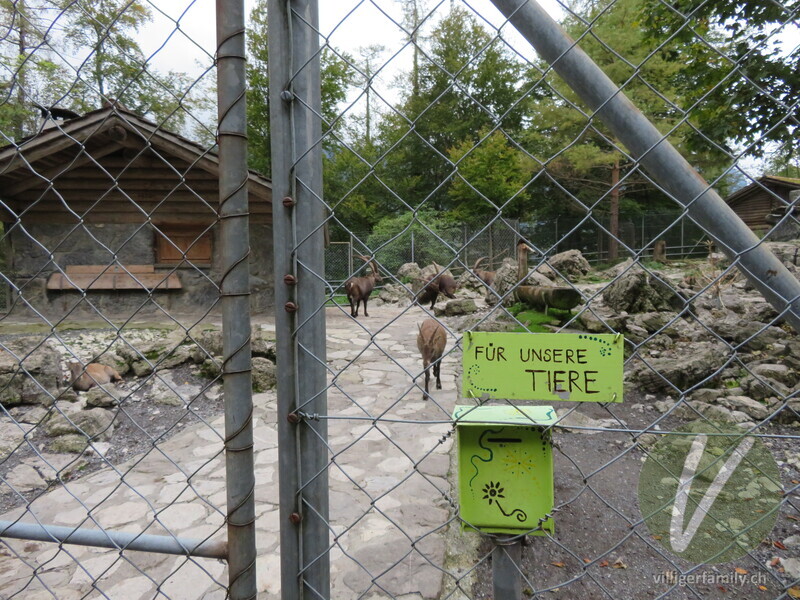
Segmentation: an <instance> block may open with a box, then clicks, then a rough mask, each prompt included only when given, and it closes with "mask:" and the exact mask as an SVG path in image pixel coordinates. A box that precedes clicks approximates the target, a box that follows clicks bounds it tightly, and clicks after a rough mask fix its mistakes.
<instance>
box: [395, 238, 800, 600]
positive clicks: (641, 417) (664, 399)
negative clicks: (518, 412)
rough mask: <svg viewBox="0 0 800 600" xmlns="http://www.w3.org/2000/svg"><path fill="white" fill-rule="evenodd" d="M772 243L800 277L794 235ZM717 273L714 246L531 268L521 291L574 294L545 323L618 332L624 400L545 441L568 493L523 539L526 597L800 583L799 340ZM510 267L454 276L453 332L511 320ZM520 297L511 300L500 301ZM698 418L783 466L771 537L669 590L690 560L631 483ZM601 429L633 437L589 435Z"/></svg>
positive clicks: (740, 283) (718, 594) (561, 259)
mask: <svg viewBox="0 0 800 600" xmlns="http://www.w3.org/2000/svg"><path fill="white" fill-rule="evenodd" d="M771 246H772V250H773V252H775V254H776V255H777V256H778V257H779V258H781V259H782V260H783V261H784V263H785V264H786V265H787V267H788V268H789V269H790V270H791V271H793V272H795V273H797V267H796V266H795V264H794V263H795V260H796V259H795V257H796V256H797V248H798V247H800V243H796V242H795V243H780V244H771ZM415 266H416V265H406V266H405V267H404V269H403V271H404V275H405V276H406V277H409V278H410V279H411V280H412V281H413V279H414V278H415V277H418V276H419V275H418V274H417V271H416V270H415V268H414V267H415ZM726 269H727V265H726V263H725V260H724V258H723V257H722V256H721V255H716V254H712V255H711V256H709V258H708V259H706V260H695V261H685V262H668V263H665V264H657V263H648V264H644V265H642V264H634V263H633V262H632V261H627V262H624V263H621V264H619V265H616V266H615V267H614V268H612V269H609V270H607V271H605V272H597V271H596V270H594V269H592V268H591V267H590V266H589V264H588V263H587V262H586V261H585V260H584V259H583V257H582V256H580V253H579V252H576V251H570V252H567V253H563V254H562V255H557V256H555V257H551V258H550V259H548V260H547V261H546V262H544V263H541V264H540V265H539V266H538V268H534V270H532V271H531V272H529V274H528V277H527V278H526V281H524V282H523V284H524V285H527V286H536V287H538V288H542V289H550V288H564V289H567V290H568V291H571V292H574V291H575V290H577V291H579V292H580V295H581V300H580V302H578V303H577V305H576V306H574V307H573V308H572V312H571V315H572V316H571V317H568V318H566V319H564V320H562V322H561V323H560V324H556V325H555V326H554V327H553V329H554V330H561V331H589V332H594V333H612V332H621V333H623V334H624V335H625V339H626V359H627V360H626V367H625V390H626V391H625V403H624V404H623V405H621V406H609V407H600V406H592V407H588V406H587V407H581V410H580V411H579V412H576V413H574V414H573V417H575V418H580V419H584V420H585V421H584V422H583V424H584V425H587V424H588V427H589V431H588V432H587V431H586V430H583V431H580V432H579V431H577V430H575V431H573V432H572V433H568V432H566V431H564V430H561V431H559V433H558V434H557V435H556V440H557V441H558V439H559V438H562V442H561V444H560V452H559V453H558V454H557V456H556V468H555V472H556V495H557V497H558V498H562V499H563V498H568V499H570V500H569V501H567V502H566V503H564V505H562V506H561V507H560V508H559V510H558V511H557V512H556V522H557V523H558V525H557V527H556V534H555V536H554V539H553V540H548V539H546V538H541V537H534V538H531V540H530V541H529V543H528V545H527V546H526V547H525V549H524V551H523V559H522V572H523V574H524V577H525V580H524V581H525V584H524V590H525V592H526V594H527V595H532V594H533V593H534V591H537V592H538V591H540V590H549V592H548V597H556V598H576V597H586V598H590V597H605V596H606V595H608V594H610V597H614V598H637V599H638V598H647V597H662V595H664V596H666V597H669V598H696V597H703V598H742V599H744V598H775V597H779V596H781V595H782V594H784V593H789V594H790V596H791V594H795V595H796V596H795V597H800V588H798V587H791V586H792V585H794V586H797V583H798V582H797V580H798V579H799V578H800V537H798V535H797V534H798V531H800V528H798V523H799V522H800V510H799V509H798V485H799V484H800V445H799V444H798V439H799V438H798V436H800V400H798V392H800V376H798V367H799V366H800V338H798V336H797V334H796V333H795V332H794V331H793V330H792V329H791V328H790V327H789V326H788V325H787V324H785V323H784V322H783V320H782V319H780V318H779V315H778V313H777V312H776V311H775V310H774V309H773V307H772V306H770V305H769V304H768V303H767V302H766V301H765V300H764V299H763V298H762V297H761V296H760V294H758V292H756V291H755V290H754V289H753V288H752V287H751V286H750V285H749V283H748V282H747V281H746V280H745V279H744V278H743V277H742V276H741V275H739V274H738V272H737V271H736V270H726ZM517 271H518V270H517V265H516V263H515V262H514V261H513V260H510V259H507V260H506V261H505V263H504V265H503V266H502V267H501V268H500V269H498V271H497V274H496V280H495V285H494V291H492V290H486V288H485V287H483V286H481V285H480V284H479V282H478V281H477V280H476V279H475V278H474V277H471V276H469V275H464V276H462V278H461V280H460V281H461V289H460V291H459V292H458V294H457V298H456V299H455V300H451V301H449V302H446V303H443V304H442V305H441V306H439V305H437V307H436V312H437V314H439V315H441V316H443V317H444V318H448V317H452V321H453V324H454V327H457V328H459V329H462V330H463V329H470V328H477V329H484V330H507V329H512V328H515V327H518V326H519V323H517V322H515V320H514V319H513V318H509V316H508V313H507V312H506V311H503V310H498V309H497V307H496V304H497V298H498V296H499V295H503V294H504V293H506V292H507V291H509V290H511V289H512V288H513V287H514V286H517V284H518V275H517ZM409 287H411V288H412V290H413V289H414V286H413V284H411V285H410V286H409ZM495 292H497V293H495ZM519 296H520V294H519V293H512V294H511V295H509V296H508V299H507V301H506V303H505V304H506V306H507V307H510V306H511V305H513V304H514V303H515V302H517V301H518V297H519ZM538 297H544V296H542V295H540V296H538ZM398 298H399V301H401V302H403V301H407V298H408V292H407V291H406V290H404V289H403V288H402V286H391V285H390V286H387V287H385V288H384V291H383V292H382V294H381V299H382V300H383V301H385V302H397V301H398ZM487 305H488V307H489V308H488V309H486V308H484V307H486V306H487ZM491 307H494V308H493V309H492V308H491ZM539 308H540V309H542V310H544V307H539ZM487 310H488V312H487ZM589 415H592V416H589ZM695 419H711V420H713V421H715V422H721V423H725V424H727V425H728V426H732V427H739V428H742V429H743V430H748V431H754V432H755V433H756V434H758V435H761V436H764V437H763V439H764V443H765V444H766V446H767V447H768V448H769V450H770V451H771V453H772V455H773V457H774V458H775V459H776V461H777V463H778V465H779V467H780V470H781V476H782V483H783V487H784V492H783V493H784V494H785V496H786V500H785V502H783V503H782V505H781V513H780V516H779V518H778V522H777V524H776V526H775V528H774V530H773V531H772V533H771V535H770V537H769V538H768V539H766V540H764V542H763V543H762V544H761V545H760V546H759V547H758V548H756V549H755V550H754V551H752V552H751V553H750V555H749V556H746V557H744V558H742V559H739V560H738V561H735V562H733V563H728V564H724V565H708V566H704V567H702V568H700V569H699V570H697V571H695V572H693V575H694V576H695V579H694V580H693V581H690V582H689V584H688V585H686V584H683V585H676V581H675V577H674V573H675V572H676V571H678V572H680V571H684V572H685V571H686V570H688V569H690V568H691V567H692V565H691V564H690V563H687V562H686V561H681V560H680V559H676V558H674V557H672V556H670V555H669V554H665V553H664V552H663V550H661V549H660V547H659V546H658V545H656V544H653V543H652V540H651V539H650V534H649V532H648V531H647V529H646V527H644V526H643V525H641V524H639V525H638V526H635V525H633V526H632V524H635V523H636V521H637V520H638V519H640V516H639V509H638V506H637V503H636V494H635V490H636V487H637V484H638V477H639V472H640V470H641V463H642V461H644V459H645V456H646V455H647V452H648V448H649V447H650V446H652V444H654V443H655V442H656V441H657V440H658V439H659V433H658V432H659V431H671V430H674V429H676V428H678V427H680V426H681V425H683V424H685V423H687V422H690V421H693V420H695ZM609 427H610V428H612V429H614V428H616V429H623V430H625V429H633V430H638V432H635V433H619V432H617V433H615V434H611V433H609V434H602V433H598V432H601V431H602V429H603V428H609ZM592 429H594V431H592ZM587 433H588V435H587ZM587 473H588V474H590V475H589V476H588V477H587V475H586V474H587ZM578 532H580V533H578ZM492 546H493V544H492V542H491V541H490V540H489V539H488V538H487V539H484V541H483V542H482V545H481V547H480V549H479V560H480V563H479V567H478V569H477V573H476V574H475V576H474V578H473V579H472V580H473V581H474V585H473V588H472V590H473V593H474V594H475V597H476V598H491V597H492V583H491V582H492V570H491V549H492ZM734 575H740V576H741V577H740V580H739V581H737V580H735V579H732V577H733V576H734ZM726 578H727V579H726ZM742 578H745V579H746V583H742V582H741V579H742ZM728 581H732V583H727V582H728ZM787 590H789V591H788V592H787Z"/></svg>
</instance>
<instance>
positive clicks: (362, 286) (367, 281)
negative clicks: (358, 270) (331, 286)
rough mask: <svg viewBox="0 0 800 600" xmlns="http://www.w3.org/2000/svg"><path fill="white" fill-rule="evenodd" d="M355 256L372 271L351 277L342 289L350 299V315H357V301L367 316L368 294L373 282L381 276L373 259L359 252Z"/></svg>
mask: <svg viewBox="0 0 800 600" xmlns="http://www.w3.org/2000/svg"><path fill="white" fill-rule="evenodd" d="M357 256H358V257H359V258H360V259H361V260H363V261H364V262H365V263H367V264H368V265H369V266H370V267H372V273H370V274H369V275H364V276H362V277H351V278H350V279H348V280H347V281H346V282H345V284H344V290H345V292H346V293H347V299H348V300H349V301H350V316H351V317H357V316H358V304H359V302H363V303H364V316H365V317H368V316H369V315H368V314H367V300H369V295H370V294H371V293H372V290H374V289H375V284H376V283H380V282H381V281H383V278H382V277H381V274H380V272H379V271H378V265H377V264H376V263H375V261H374V260H370V258H369V257H368V256H361V255H360V254H359V255H357Z"/></svg>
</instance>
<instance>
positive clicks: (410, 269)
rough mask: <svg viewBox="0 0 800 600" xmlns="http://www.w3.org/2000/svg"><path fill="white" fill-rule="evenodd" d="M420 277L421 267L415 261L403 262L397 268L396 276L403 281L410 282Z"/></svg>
mask: <svg viewBox="0 0 800 600" xmlns="http://www.w3.org/2000/svg"><path fill="white" fill-rule="evenodd" d="M420 277H422V269H420V268H419V265H418V264H417V263H405V264H404V265H401V266H400V268H399V269H397V278H398V279H399V280H400V281H402V282H404V283H411V282H412V281H414V280H415V279H419V278H420Z"/></svg>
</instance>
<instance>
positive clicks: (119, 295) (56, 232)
mask: <svg viewBox="0 0 800 600" xmlns="http://www.w3.org/2000/svg"><path fill="white" fill-rule="evenodd" d="M6 231H8V232H9V233H8V237H7V240H8V248H7V251H8V255H9V256H10V257H11V260H9V261H8V264H7V266H6V269H5V271H6V272H7V273H8V274H9V275H10V277H11V278H12V279H13V281H14V282H15V283H16V285H18V286H19V287H20V288H21V290H22V294H21V295H22V298H24V302H23V301H22V300H21V299H17V302H16V303H15V304H14V306H13V308H12V309H11V314H12V315H14V314H17V315H19V316H20V317H27V318H30V317H32V316H35V315H36V313H41V314H42V315H45V316H47V317H60V316H64V315H67V314H69V317H68V318H70V317H80V318H99V314H98V313H102V314H103V315H106V316H117V317H120V316H130V315H132V314H134V313H136V315H137V317H138V316H163V314H164V313H163V311H167V312H174V313H194V312H199V311H202V312H206V311H208V310H209V308H211V307H212V306H213V307H214V309H213V310H214V312H219V311H220V309H221V304H220V303H219V302H217V303H216V305H215V301H216V299H217V297H218V294H219V292H218V289H217V287H216V283H217V282H219V279H220V277H221V275H222V271H221V269H220V267H219V265H220V261H221V257H222V252H221V248H220V245H219V232H218V228H215V229H214V231H213V232H212V239H213V241H212V244H213V249H214V253H213V259H212V265H211V267H210V268H209V267H208V266H207V265H206V266H202V267H191V266H182V267H180V268H178V269H177V271H176V272H177V273H178V276H179V278H180V280H181V285H182V289H180V290H162V291H156V292H154V293H153V297H152V300H151V299H149V298H148V294H147V293H146V292H145V291H125V292H123V291H113V290H109V291H100V290H98V291H91V292H88V294H87V297H86V298H83V297H82V295H81V294H80V293H78V292H75V291H55V290H47V279H48V277H49V276H50V274H51V273H53V272H55V271H57V270H58V269H57V267H56V265H58V267H60V268H61V269H62V270H63V269H65V268H66V267H67V266H69V265H108V264H110V263H111V262H112V261H113V260H114V257H115V255H116V258H117V260H118V261H119V262H120V263H122V264H123V265H134V264H136V265H143V264H154V262H155V258H156V257H155V249H154V241H155V238H154V233H153V230H152V229H151V228H150V227H149V226H142V225H141V224H139V225H134V224H92V225H86V226H78V227H76V226H69V225H60V224H32V225H26V226H25V227H24V228H21V227H13V228H12V227H10V226H8V225H6ZM250 241H251V252H250V269H251V287H252V290H253V295H252V296H251V304H252V307H253V310H254V311H266V310H271V308H272V306H273V304H274V294H273V287H274V285H273V268H272V264H273V261H272V228H271V226H269V225H264V224H251V226H250ZM172 269H173V267H171V266H169V265H163V266H160V265H156V272H164V273H168V272H170V271H172ZM14 299H15V295H14V294H13V293H12V303H13V302H14ZM162 309H163V310H162Z"/></svg>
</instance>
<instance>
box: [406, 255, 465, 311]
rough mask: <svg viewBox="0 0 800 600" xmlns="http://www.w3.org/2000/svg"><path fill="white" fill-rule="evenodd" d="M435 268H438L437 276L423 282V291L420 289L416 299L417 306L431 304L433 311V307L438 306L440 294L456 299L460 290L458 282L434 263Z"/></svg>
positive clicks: (430, 276) (427, 278)
mask: <svg viewBox="0 0 800 600" xmlns="http://www.w3.org/2000/svg"><path fill="white" fill-rule="evenodd" d="M433 266H434V267H436V268H437V269H438V270H439V272H438V273H437V274H436V275H429V276H428V277H426V278H425V279H423V280H422V289H420V291H419V292H418V293H417V296H416V298H415V299H414V300H415V302H417V304H427V303H428V302H430V303H431V310H433V305H434V304H436V300H437V299H438V298H439V294H444V295H445V296H447V297H448V298H455V297H456V296H455V291H456V289H457V288H458V284H457V283H456V280H455V279H453V277H452V275H450V274H449V273H446V272H445V270H444V269H443V268H442V267H440V266H439V265H437V264H436V263H433Z"/></svg>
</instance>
